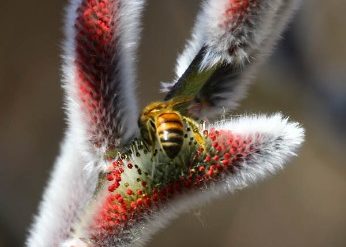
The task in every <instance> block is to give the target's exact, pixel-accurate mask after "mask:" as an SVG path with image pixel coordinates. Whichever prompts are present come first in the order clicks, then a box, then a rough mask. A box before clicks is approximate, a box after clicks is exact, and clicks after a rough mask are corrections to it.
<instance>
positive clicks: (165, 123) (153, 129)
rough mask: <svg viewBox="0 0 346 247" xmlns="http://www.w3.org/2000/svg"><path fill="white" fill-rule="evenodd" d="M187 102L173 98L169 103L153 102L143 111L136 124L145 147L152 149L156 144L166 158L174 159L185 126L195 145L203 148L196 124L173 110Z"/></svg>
mask: <svg viewBox="0 0 346 247" xmlns="http://www.w3.org/2000/svg"><path fill="white" fill-rule="evenodd" d="M188 101H190V99H187V98H173V99H171V100H169V101H162V102H153V103H151V104H149V105H147V106H146V107H145V108H144V109H143V111H142V114H141V115H140V117H139V121H138V124H139V128H140V132H141V135H142V138H143V140H144V142H145V144H146V145H148V146H150V147H152V148H153V147H155V145H156V143H158V144H159V146H160V148H161V149H162V150H163V152H164V153H165V154H166V155H167V157H168V158H170V159H174V158H175V157H176V156H177V155H178V154H179V152H180V150H181V148H182V146H183V142H184V135H185V133H186V132H185V131H184V125H185V124H186V125H187V126H188V128H190V129H191V130H192V133H193V135H194V138H195V140H196V141H197V143H198V144H199V145H200V146H202V147H204V139H203V137H202V135H201V134H200V131H199V127H198V124H197V123H196V122H195V121H194V120H193V119H191V118H189V117H186V116H183V115H182V114H181V113H180V112H179V111H177V110H175V107H176V106H177V105H180V104H184V103H186V102H188Z"/></svg>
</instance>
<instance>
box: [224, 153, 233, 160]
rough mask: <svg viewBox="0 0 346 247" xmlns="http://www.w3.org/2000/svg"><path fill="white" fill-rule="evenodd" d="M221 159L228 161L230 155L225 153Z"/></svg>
mask: <svg viewBox="0 0 346 247" xmlns="http://www.w3.org/2000/svg"><path fill="white" fill-rule="evenodd" d="M223 158H224V159H226V160H228V159H229V158H231V154H230V153H225V154H224V155H223Z"/></svg>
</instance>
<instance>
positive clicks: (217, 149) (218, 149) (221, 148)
mask: <svg viewBox="0 0 346 247" xmlns="http://www.w3.org/2000/svg"><path fill="white" fill-rule="evenodd" d="M223 149H224V147H223V146H218V147H216V151H218V152H219V153H220V152H221V151H222V150H223Z"/></svg>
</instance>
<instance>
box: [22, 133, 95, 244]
mask: <svg viewBox="0 0 346 247" xmlns="http://www.w3.org/2000/svg"><path fill="white" fill-rule="evenodd" d="M74 140H75V137H74V136H73V133H68V134H67V135H66V137H65V140H64V142H63V143H62V145H61V154H60V156H59V157H58V158H57V160H56V162H55V165H54V169H53V171H52V173H51V175H50V179H49V182H48V184H47V187H46V189H45V191H44V194H43V199H42V202H41V203H40V207H39V212H38V215H37V216H36V217H35V220H34V223H33V225H32V226H31V229H30V235H29V237H28V239H27V241H26V245H27V246H30V247H46V246H58V244H60V243H61V242H62V241H64V240H65V239H67V238H69V236H70V234H71V232H72V227H73V224H74V223H75V221H78V220H79V216H80V214H81V212H82V210H83V208H84V206H85V204H86V203H87V202H88V201H89V200H90V199H91V197H92V194H93V192H94V190H95V188H96V183H97V176H98V174H97V173H96V172H93V173H90V172H88V171H86V170H85V165H86V164H87V163H88V162H90V160H86V159H85V158H84V157H83V155H81V153H80V151H79V150H78V146H77V143H76V142H75V141H74Z"/></svg>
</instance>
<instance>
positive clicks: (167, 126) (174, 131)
mask: <svg viewBox="0 0 346 247" xmlns="http://www.w3.org/2000/svg"><path fill="white" fill-rule="evenodd" d="M156 127H157V134H158V138H159V140H160V144H161V146H162V149H163V150H164V151H165V153H166V154H167V156H168V157H169V158H171V159H173V158H174V157H175V156H177V155H178V153H179V151H180V149H181V147H182V145H183V142H184V124H183V121H182V119H181V117H180V115H179V114H178V113H176V112H168V113H162V114H160V115H159V116H158V117H157V123H156Z"/></svg>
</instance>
